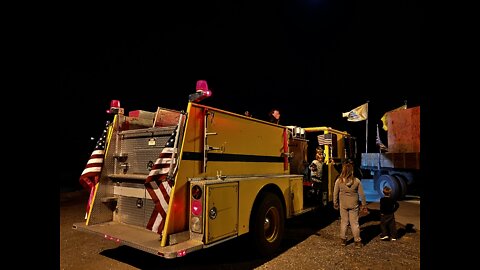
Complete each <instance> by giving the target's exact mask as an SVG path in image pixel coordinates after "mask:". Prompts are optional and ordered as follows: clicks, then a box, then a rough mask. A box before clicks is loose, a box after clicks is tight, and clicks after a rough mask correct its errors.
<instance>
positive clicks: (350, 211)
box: [333, 163, 367, 248]
mask: <svg viewBox="0 0 480 270" xmlns="http://www.w3.org/2000/svg"><path fill="white" fill-rule="evenodd" d="M353 169H354V168H353V164H352V163H344V164H343V166H342V172H341V173H340V175H339V177H338V178H337V180H336V181H335V187H334V189H333V207H334V208H335V209H336V210H340V239H341V244H342V246H346V245H347V235H346V234H347V227H348V225H349V224H350V228H351V230H352V234H353V240H354V241H355V247H356V248H361V247H362V246H363V244H362V239H361V238H360V225H359V223H358V212H359V208H360V207H361V208H362V210H364V209H366V206H367V201H366V198H365V193H364V192H363V187H362V184H361V182H360V179H358V178H356V177H355V176H354V175H353ZM359 199H360V200H361V202H362V205H361V206H360V205H359Z"/></svg>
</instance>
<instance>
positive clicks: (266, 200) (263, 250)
mask: <svg viewBox="0 0 480 270" xmlns="http://www.w3.org/2000/svg"><path fill="white" fill-rule="evenodd" d="M250 229H251V230H250V235H251V237H252V242H253V246H254V248H255V251H256V254H259V255H260V256H263V257H265V256H270V255H272V254H274V253H275V251H276V250H277V249H278V248H279V247H280V243H281V242H282V239H283V234H284V232H285V214H284V210H283V205H282V203H281V202H280V199H279V198H278V196H276V195H275V194H272V193H270V192H268V193H266V194H265V196H263V198H262V199H261V201H260V203H259V204H258V206H257V207H256V209H255V210H254V211H253V214H252V218H251V220H250Z"/></svg>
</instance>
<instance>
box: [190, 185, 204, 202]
mask: <svg viewBox="0 0 480 270" xmlns="http://www.w3.org/2000/svg"><path fill="white" fill-rule="evenodd" d="M192 197H193V198H194V199H195V200H200V198H202V188H201V187H200V186H199V185H195V186H193V187H192Z"/></svg>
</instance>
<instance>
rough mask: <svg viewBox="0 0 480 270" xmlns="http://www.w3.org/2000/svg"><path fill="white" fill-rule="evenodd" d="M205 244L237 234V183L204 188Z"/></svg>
mask: <svg viewBox="0 0 480 270" xmlns="http://www.w3.org/2000/svg"><path fill="white" fill-rule="evenodd" d="M206 194H207V196H206V199H207V203H206V205H207V209H206V211H207V212H206V216H207V218H206V237H205V243H206V244H210V243H212V242H215V241H218V240H221V239H224V238H227V237H229V236H233V235H236V234H237V233H238V183H222V184H214V185H208V186H207V188H206Z"/></svg>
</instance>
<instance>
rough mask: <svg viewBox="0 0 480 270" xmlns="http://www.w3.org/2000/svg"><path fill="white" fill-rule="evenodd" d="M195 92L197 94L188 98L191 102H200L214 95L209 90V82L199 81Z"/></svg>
mask: <svg viewBox="0 0 480 270" xmlns="http://www.w3.org/2000/svg"><path fill="white" fill-rule="evenodd" d="M195 90H196V92H195V94H190V95H189V96H188V100H189V101H193V102H199V101H201V100H202V99H205V98H207V97H210V96H211V95H212V91H210V90H209V89H208V85H207V81H205V80H198V81H197V85H196V87H195Z"/></svg>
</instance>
